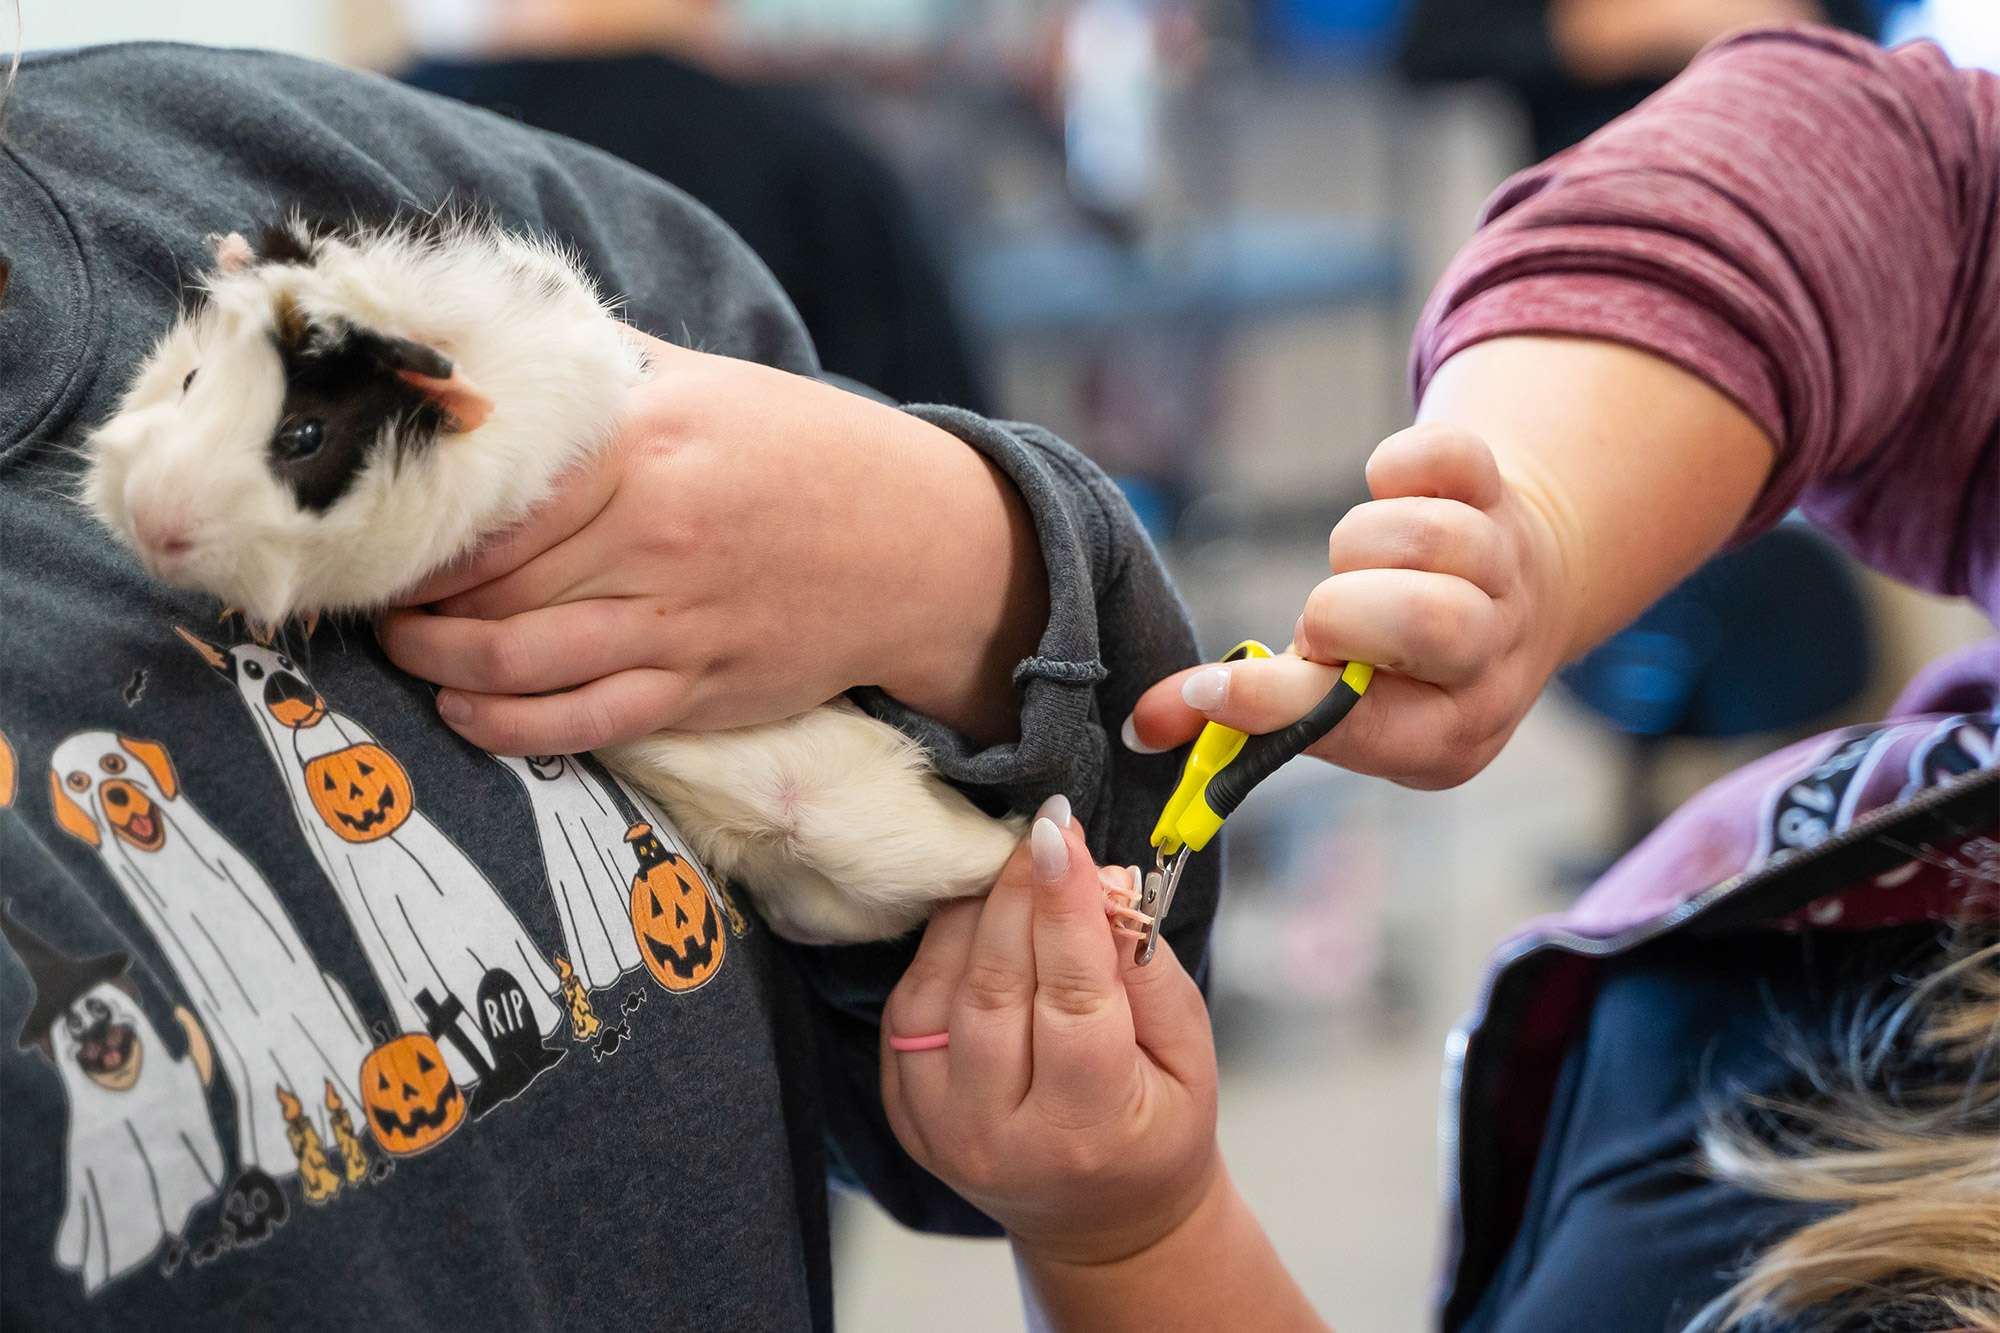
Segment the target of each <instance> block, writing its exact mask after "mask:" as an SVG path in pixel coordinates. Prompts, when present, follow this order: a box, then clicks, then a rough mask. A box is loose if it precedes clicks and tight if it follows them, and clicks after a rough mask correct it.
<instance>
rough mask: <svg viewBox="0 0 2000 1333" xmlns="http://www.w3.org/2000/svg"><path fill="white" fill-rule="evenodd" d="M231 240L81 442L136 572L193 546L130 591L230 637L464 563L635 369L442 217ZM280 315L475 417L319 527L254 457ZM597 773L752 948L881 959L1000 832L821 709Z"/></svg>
mask: <svg viewBox="0 0 2000 1333" xmlns="http://www.w3.org/2000/svg"><path fill="white" fill-rule="evenodd" d="M238 244H240V242H239V243H237V244H232V243H231V242H230V240H229V238H225V239H224V241H223V242H221V243H219V245H218V253H219V255H220V257H221V264H220V267H218V269H217V270H216V271H214V272H213V273H211V274H210V276H209V278H208V282H207V292H208V300H207V301H206V302H205V304H204V305H203V306H202V307H201V308H199V309H198V310H196V311H195V312H194V313H192V314H191V315H189V316H187V317H185V318H183V319H182V320H181V321H179V322H178V323H176V324H175V326H174V327H173V328H172V329H171V330H169V332H168V333H167V334H166V336H165V337H164V338H162V339H161V341H160V343H159V344H158V345H157V346H156V347H155V348H154V350H153V352H152V353H151V354H150V355H149V356H148V357H147V359H146V361H145V363H144V364H143V365H142V366H141V367H140V369H139V372H138V375H137V376H136V378H135V379H134V381H133V384H132V387H131V388H130V390H129V391H128V392H127V393H126V395H125V398H124V399H123V401H122V402H121V404H120V406H119V409H118V412H117V413H116V415H114V416H113V417H112V418H111V419H110V420H109V421H107V422H106V423H105V424H104V425H103V426H102V427H101V428H100V429H99V430H97V431H96V432H95V433H94V434H93V435H92V437H91V440H90V466H89V469H88V471H87V474H86V478H85V487H84V497H85V500H86V502H87V503H88V504H89V506H90V508H91V510H92V511H93V512H94V513H95V514H96V515H97V517H98V518H99V519H100V520H101V521H102V522H103V523H104V524H105V525H106V526H107V527H109V528H110V530H111V531H112V532H113V533H114V534H116V535H117V536H118V537H119V538H120V540H122V541H124V542H125V543H126V544H127V545H129V546H131V547H133V548H134V549H135V550H139V551H141V552H142V554H143V552H144V549H145V548H144V547H143V545H142V544H141V543H140V542H139V541H138V540H137V535H136V529H135V523H136V521H137V518H136V516H137V515H141V514H146V515H154V516H157V515H166V516H168V517H170V518H171V519H172V520H173V521H174V522H175V523H176V524H177V525H178V526H179V527H180V528H181V529H182V530H183V531H186V532H187V533H189V535H190V536H191V538H192V540H193V542H194V549H193V550H192V552H190V553H189V555H187V556H186V557H185V558H184V559H182V560H181V561H180V562H179V563H177V564H175V565H174V566H173V567H172V568H171V569H170V570H161V569H155V571H154V572H155V573H160V574H163V576H166V577H170V578H171V579H172V581H173V582H175V583H178V584H181V585H183V586H191V587H198V588H201V589H204V590H206V591H208V592H211V593H213V594H215V595H216V596H218V597H220V598H222V599H223V600H224V601H225V602H226V603H228V604H229V605H231V606H235V607H238V608H240V609H241V610H242V611H243V612H244V613H245V614H246V615H248V616H249V617H250V618H251V620H252V621H253V622H257V623H261V624H265V625H275V624H279V623H282V622H283V621H284V620H286V619H288V618H289V617H291V616H293V615H305V614H315V613H318V612H322V611H357V610H370V609H374V608H377V607H380V606H382V605H384V604H386V603H388V602H389V601H391V600H392V599H393V598H394V597H395V595H396V594H397V593H399V592H401V591H402V590H403V589H405V588H408V587H411V586H413V585H414V584H416V583H418V582H420V581H421V580H423V579H424V578H425V577H427V576H428V575H430V574H431V573H433V572H435V571H436V570H438V569H440V568H442V567H443V566H445V565H447V564H449V563H451V562H452V561H453V560H455V559H457V558H459V557H461V556H463V555H465V554H467V553H468V552H470V551H472V550H473V549H474V548H475V547H476V546H477V545H478V544H479V542H480V541H481V540H482V539H484V538H486V537H488V536H490V535H492V534H493V533H495V532H498V531H500V530H501V529H504V528H505V527H507V526H508V525H510V524H511V523H513V522H514V521H516V520H517V519H519V518H521V517H522V516H523V515H524V514H526V513H527V512H528V511H529V510H530V509H532V508H534V507H535V506H536V505H537V504H539V503H541V502H542V501H544V500H546V499H547V498H548V497H549V496H550V495H551V494H552V493H553V491H554V488H555V485H556V482H557V480H558V479H559V477H560V476H561V475H562V473H563V472H564V471H565V470H566V469H568V468H570V467H571V466H573V465H575V464H576V463H578V462H580V461H582V460H584V459H586V458H587V457H589V455H590V454H591V453H593V452H594V451H595V450H597V449H599V448H601V447H602V446H603V445H604V444H605V443H606V442H607V441H608V440H609V439H610V438H611V435H612V433H613V431H614V430H615V429H616V427H617V424H618V420H619V416H620V413H621V411H622V409H623V406H624V402H625V398H626V395H627V394H628V393H629V392H630V390H631V389H632V388H633V386H635V385H636V384H637V383H639V382H640V381H641V379H642V378H643V377H644V374H645V367H644V365H643V363H642V358H641V357H640V355H639V353H638V352H637V351H636V344H635V343H634V342H632V341H631V340H629V339H627V338H626V337H625V336H624V335H623V334H621V333H620V331H619V329H618V326H617V323H616V322H615V320H614V318H613V317H612V314H611V311H610V308H609V307H608V306H607V305H606V303H605V302H604V300H603V299H602V298H601V297H600V296H599V295H598V293H597V291H596V289H595V287H594V286H593V285H592V283H591V282H590V280H589V279H588V278H587V277H586V276H585V275H584V274H583V272H582V271H581V269H580V268H579V267H578V265H577V264H576V262H575V261H574V260H573V259H572V258H571V257H570V256H569V255H567V254H566V253H565V252H563V251H562V250H560V249H559V248H557V247H556V246H554V245H552V244H550V243H548V242H545V241H539V240H534V239H529V238H525V237H520V236H515V235H512V234H510V233H507V232H505V231H502V230H500V229H498V228H495V227H492V226H488V225H484V224H480V223H476V222H470V221H468V222H464V223H460V224H457V225H455V226H453V227H452V228H451V229H450V230H449V232H448V233H447V234H446V235H445V236H444V237H443V238H442V239H439V238H436V237H420V236H418V235H416V234H414V233H412V232H411V231H410V230H408V229H405V228H384V229H374V230H361V229H356V230H354V231H352V232H351V233H349V234H347V235H346V237H345V239H340V240H324V241H322V242H321V243H320V244H321V246H322V249H321V250H320V251H319V252H318V253H317V254H316V255H315V256H314V259H313V261H312V262H311V263H310V264H274V263H259V262H255V261H247V262H246V260H245V258H244V256H243V254H242V252H241V251H240V249H238ZM287 302H289V303H290V304H291V305H292V306H294V307H295V308H296V309H297V310H299V311H300V312H302V313H303V314H304V315H305V316H306V317H307V318H308V319H309V320H312V321H314V322H320V321H326V320H332V319H339V320H344V321H346V322H347V323H350V324H353V325H356V326H359V327H361V328H364V329H367V330H369V331H372V332H375V333H378V334H384V335H389V336H395V337H402V338H409V339H412V340H414V341H416V342H420V343H424V344H426V345H428V346H430V347H433V348H435V349H436V350H438V351H439V352H441V353H443V354H444V355H445V356H447V357H449V358H450V359H451V360H452V361H453V362H454V363H455V365H456V366H457V368H458V370H459V372H460V373H461V374H463V375H464V376H465V377H466V378H467V379H469V380H470V381H471V383H472V384H473V385H474V386H476V387H477V388H479V389H480V390H481V391H483V392H484V393H486V394H487V395H488V396H490V397H491V398H492V399H493V403H494V409H493V412H492V415H491V417H490V418H489V419H488V420H487V421H486V422H485V423H484V424H482V425H480V426H479V427H478V428H477V429H475V430H471V431H467V432H465V433H463V434H455V435H454V434H448V435H446V436H444V437H443V438H442V439H440V440H439V441H438V442H437V444H436V445H435V446H434V447H432V448H428V449H420V450H414V451H411V452H409V453H407V454H404V455H402V456H401V459H400V461H398V456H397V451H396V450H395V449H393V448H389V447H383V448H379V449H378V450H377V452H376V456H375V458H374V460H373V461H371V462H370V463H369V464H368V465H367V467H366V468H365V470H364V471H363V472H362V473H361V474H360V475H359V476H358V477H357V478H356V479H355V482H354V485H353V486H352V488H351V489H350V490H349V491H348V492H347V493H346V494H345V495H343V496H342V497H341V498H340V499H339V500H338V501H337V502H336V503H335V504H334V505H333V506H332V507H331V508H330V509H328V510H327V511H326V512H325V513H323V514H315V513H311V512H309V511H307V510H305V509H303V508H301V507H300V506H299V505H298V504H297V503H296V501H295V500H294V499H293V496H292V494H291V492H290V490H289V489H287V487H286V486H284V485H283V484H282V483H281V482H280V481H279V480H278V478H277V477H276V476H275V475H274V474H273V473H272V472H271V470H270V468H269V467H268V465H267V462H266V458H267V451H268V447H269V441H270V439H271V436H272V433H273V432H274V431H275V429H276V427H277V425H278V419H279V413H280V410H281V403H282V400H283V396H284V384H283V371H282V366H281V363H280V361H279V357H278V353H277V350H276V342H275V329H276V320H277V317H278V316H277V312H278V310H279V309H280V307H281V305H282V304H284V303H287ZM197 368H199V373H198V374H197V376H196V378H195V380H194V382H193V384H192V385H190V386H189V387H188V389H187V391H186V392H185V393H183V392H182V381H183V380H184V379H185V377H186V376H187V374H188V372H189V371H190V370H195V369H197ZM800 443H801V447H807V442H805V441H801V442H800ZM602 757H603V758H604V759H605V761H606V762H607V763H608V764H610V765H611V766H612V767H613V768H614V769H616V770H617V771H618V772H619V773H620V774H621V775H622V776H624V777H625V778H626V779H627V780H629V781H631V782H633V783H634V784H635V785H637V786H638V787H640V788H641V789H643V790H644V791H646V792H647V793H648V794H649V795H651V796H652V797H654V798H655V799H657V800H658V801H659V802H660V803H661V804H662V805H663V806H665V808H666V810H667V812H668V813H669V814H670V815H671V816H672V817H673V819H674V821H675V822H676V823H677V824H678V825H679V826H680V827H681V829H682V830H683V831H684V832H685V833H686V834H687V836H688V839H689V841H690V842H691V843H692V844H693V845H694V849H695V851H696V853H697V854H698V855H700V856H701V857H702V859H703V860H705V861H706V862H707V863H708V865H709V866H710V867H711V868H712V869H713V870H715V871H716V872H718V873H720V874H721V875H723V876H725V877H727V878H729V879H731V880H732V881H734V882H736V883H739V884H740V885H742V887H743V888H745V889H746V890H748V891H749V892H750V893H751V894H753V895H754V896H755V898H756V899H757V902H758V904H759V906H760V907H761V908H762V910H763V914H764V916H765V918H766V919H767V920H768V921H769V922H770V924H771V926H772V928H773V929H774V930H776V931H778V932H779V933H780V934H783V935H786V936H788V937H790V938H792V939H797V940H803V941H808V942H835V941H858V940H869V939H884V938H888V937H891V936H894V935H897V934H900V933H902V932H903V931H905V930H907V929H909V928H910V927H911V926H913V925H915V924H916V923H917V922H918V921H920V920H922V918H923V917H924V916H925V915H926V914H927V911H928V909H929V907H930V906H931V905H932V904H934V903H936V902H938V901H940V900H942V899H946V898H953V897H962V896H965V895H968V894H976V893H981V892H984V891H985V890H986V888H987V887H988V886H989V885H990V884H991V883H992V881H993V878H994V876H995V875H996V874H997V873H998V871H999V869H1000V866H1001V864H1002V863H1003V862H1004V861H1005V860H1006V859H1007V857H1008V855H1009V854H1010V853H1011V851H1012V849H1013V846H1014V843H1015V840H1016V838H1017V837H1018V832H1019V822H1018V821H1008V820H997V819H993V818H990V817H988V816H987V815H985V814H983V813H981V812H980V811H979V810H978V809H976V808H975V807H974V806H973V805H972V804H971V802H969V801H968V800H966V798H965V797H964V796H963V795H962V794H961V793H959V792H958V791H957V790H955V789H954V788H952V787H951V786H950V785H949V784H947V783H945V782H943V781H942V780H940V779H939V778H938V777H937V776H936V775H935V774H934V773H932V772H931V770H930V767H929V764H928V762H927V761H926V759H925V756H924V754H923V751H922V750H921V748H920V747H918V746H916V745H915V744H913V743H912V742H911V741H910V740H909V739H908V738H906V737H905V736H903V735H902V733H900V732H898V731H897V730H895V729H894V728H893V727H890V726H889V725H887V724H886V723H883V722H879V721H877V720H875V719H873V718H870V717H868V716H867V715H865V714H863V713H862V712H860V711H859V710H858V709H855V708H853V707H852V706H850V705H846V704H835V705H828V706H824V707H821V708H818V709H814V710H813V711H811V712H808V713H805V714H802V715H800V716H798V717H795V718H790V719H787V720H784V721H781V722H773V723H767V724H763V725H760V726H754V727H744V728H740V729H737V730H734V731H727V732H702V733H692V732H681V733H674V732H663V733H660V734H658V735H655V736H650V737H646V738H644V739H641V740H637V741H632V742H627V743H625V744H622V745H618V746H614V747H611V748H609V749H608V750H606V751H604V752H603V756H602Z"/></svg>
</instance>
